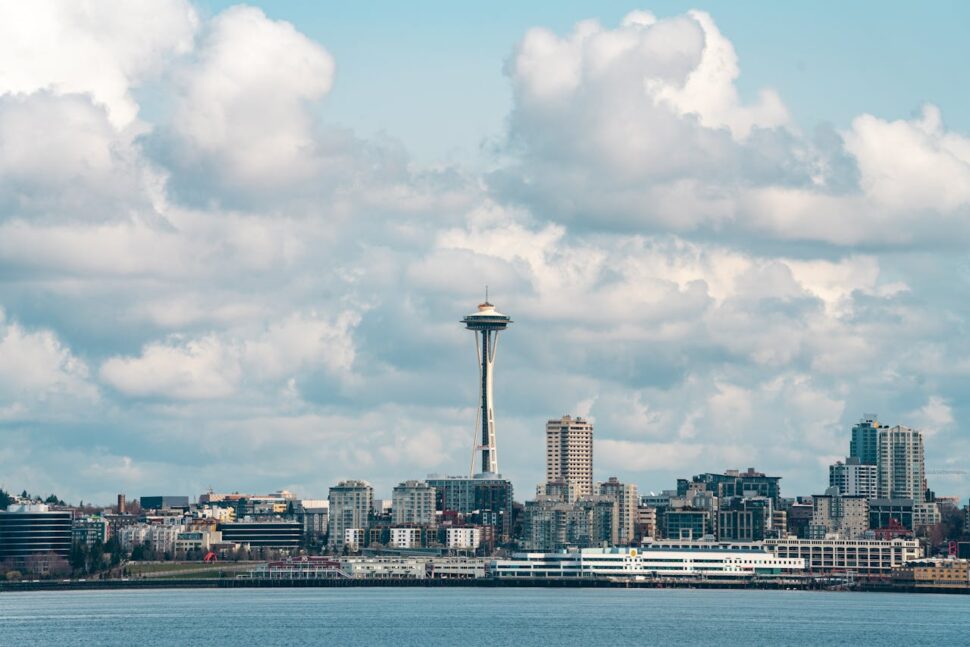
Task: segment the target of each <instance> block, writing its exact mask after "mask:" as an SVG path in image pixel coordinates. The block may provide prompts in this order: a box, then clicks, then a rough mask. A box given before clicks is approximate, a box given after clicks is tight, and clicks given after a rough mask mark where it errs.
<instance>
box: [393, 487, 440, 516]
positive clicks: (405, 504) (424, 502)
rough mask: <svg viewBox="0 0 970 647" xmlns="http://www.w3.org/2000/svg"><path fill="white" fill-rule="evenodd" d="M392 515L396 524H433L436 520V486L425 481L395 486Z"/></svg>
mask: <svg viewBox="0 0 970 647" xmlns="http://www.w3.org/2000/svg"><path fill="white" fill-rule="evenodd" d="M391 516H392V519H393V523H394V524H395V525H399V524H418V525H424V526H430V525H432V524H433V523H434V522H435V493H434V488H433V487H431V486H430V485H428V484H427V483H425V482H424V481H405V482H404V483H401V484H400V485H398V486H397V487H395V488H394V493H393V498H392V503H391Z"/></svg>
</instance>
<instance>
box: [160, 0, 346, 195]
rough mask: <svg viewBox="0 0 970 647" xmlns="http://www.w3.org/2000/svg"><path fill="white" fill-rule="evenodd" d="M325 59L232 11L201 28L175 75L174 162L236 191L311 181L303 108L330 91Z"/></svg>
mask: <svg viewBox="0 0 970 647" xmlns="http://www.w3.org/2000/svg"><path fill="white" fill-rule="evenodd" d="M333 76H334V60H333V57H332V56H330V54H329V53H328V52H327V51H326V50H325V49H324V48H323V47H321V46H320V45H319V44H317V43H315V42H313V41H311V40H310V39H309V38H307V37H306V36H304V35H303V34H301V33H300V32H298V31H297V30H296V29H295V28H294V27H293V25H291V24H290V23H287V22H283V21H274V20H270V19H268V18H267V17H266V16H265V15H264V14H263V12H262V11H260V10H259V9H256V8H253V7H245V6H237V7H232V8H230V9H227V10H226V11H224V12H223V13H221V14H219V15H218V16H216V17H215V18H214V19H213V20H212V22H211V23H210V24H209V25H208V26H207V28H206V30H205V32H204V35H203V36H202V38H201V41H200V44H199V48H198V50H197V51H196V52H195V55H194V59H193V61H191V62H190V63H189V64H187V65H186V66H185V67H184V68H183V69H182V70H181V72H180V73H179V75H178V78H179V83H180V86H181V87H180V89H179V94H180V99H179V101H178V103H177V104H176V106H175V113H174V117H173V129H174V132H175V135H176V136H177V137H178V139H179V143H178V146H179V150H178V153H177V155H179V156H180V157H182V158H184V159H183V160H182V162H183V163H188V164H189V165H190V166H192V165H195V164H202V165H203V167H208V168H210V169H211V170H212V171H213V172H214V173H216V174H217V177H218V179H219V180H220V181H223V182H226V183H228V184H230V185H234V186H237V187H252V186H253V185H255V186H258V187H264V186H267V187H280V186H283V187H285V186H291V185H293V184H299V183H302V182H304V181H306V180H308V179H309V178H311V177H313V176H314V175H315V174H317V173H319V172H320V171H321V170H322V169H321V168H320V164H321V160H320V158H319V150H318V149H319V146H320V144H319V142H318V140H317V139H316V137H315V132H314V124H313V119H312V115H311V112H310V110H309V106H308V104H309V103H310V102H313V101H316V100H318V99H320V98H322V97H323V96H324V95H325V94H326V93H327V92H329V90H330V87H331V85H332V84H333Z"/></svg>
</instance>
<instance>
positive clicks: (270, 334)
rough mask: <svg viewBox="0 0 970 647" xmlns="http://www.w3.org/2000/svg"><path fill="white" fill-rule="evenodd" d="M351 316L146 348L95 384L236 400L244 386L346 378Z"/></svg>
mask: <svg viewBox="0 0 970 647" xmlns="http://www.w3.org/2000/svg"><path fill="white" fill-rule="evenodd" d="M359 322H360V315H359V314H357V313H355V312H349V311H347V312H342V313H340V314H339V315H337V316H336V317H334V318H333V319H331V320H328V319H323V318H319V317H317V316H316V315H315V314H312V313H311V314H309V315H303V314H300V313H295V314H292V315H290V316H289V317H287V318H285V319H282V320H279V321H276V322H274V323H272V324H271V325H270V326H269V327H268V328H267V329H266V330H264V331H262V332H259V333H255V334H253V333H249V334H248V336H247V334H245V333H244V332H243V331H227V332H225V333H222V334H215V333H213V334H208V335H205V336H203V337H199V338H191V339H185V338H183V337H182V336H179V335H175V336H172V337H171V338H170V339H168V340H166V341H165V342H152V343H150V344H147V345H146V346H145V347H144V348H142V351H141V354H140V355H138V356H136V357H112V358H110V359H108V360H106V361H105V362H104V363H103V364H102V365H101V378H102V379H103V380H104V381H105V382H107V383H108V384H110V385H111V386H112V387H114V388H115V389H117V390H118V391H120V392H122V393H124V394H126V395H130V396H134V397H140V398H144V397H148V398H152V397H161V398H170V399H174V400H210V399H221V398H228V397H230V396H233V395H236V394H237V393H238V391H239V389H240V388H241V387H242V385H243V383H244V382H246V383H252V384H257V385H258V384H261V383H266V382H279V381H280V380H282V379H284V378H290V377H292V376H294V375H296V374H298V373H301V372H303V371H305V370H306V369H308V368H313V367H320V368H323V369H325V370H326V371H328V372H330V373H331V374H334V375H336V376H338V377H340V378H344V379H346V378H349V377H351V374H352V368H353V362H354V356H355V349H354V342H353V338H352V336H351V334H352V331H353V328H354V326H356V325H357V324H358V323H359Z"/></svg>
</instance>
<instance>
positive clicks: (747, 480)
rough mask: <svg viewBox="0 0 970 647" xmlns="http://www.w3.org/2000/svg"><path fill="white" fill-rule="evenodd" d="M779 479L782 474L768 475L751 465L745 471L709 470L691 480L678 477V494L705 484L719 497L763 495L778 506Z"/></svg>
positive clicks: (779, 493)
mask: <svg viewBox="0 0 970 647" xmlns="http://www.w3.org/2000/svg"><path fill="white" fill-rule="evenodd" d="M779 481H781V477H780V476H766V475H765V474H764V473H763V472H758V471H755V469H754V468H753V467H749V468H748V469H747V471H744V472H741V471H739V470H727V471H725V472H724V473H723V474H714V473H712V472H707V473H705V474H697V475H696V476H694V477H693V478H692V479H691V480H689V481H688V480H687V479H677V494H678V495H680V496H684V495H685V494H686V493H687V491H688V490H689V489H691V487H694V488H696V487H698V486H704V487H705V488H706V489H707V491H709V492H713V493H714V494H715V495H716V496H717V497H718V498H722V499H724V498H729V497H735V496H740V497H756V496H762V497H767V498H769V499H771V501H772V504H773V505H774V506H775V507H778V506H779V504H780V502H781V484H780V483H779Z"/></svg>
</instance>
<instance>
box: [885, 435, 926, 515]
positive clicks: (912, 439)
mask: <svg viewBox="0 0 970 647" xmlns="http://www.w3.org/2000/svg"><path fill="white" fill-rule="evenodd" d="M877 448H878V452H877V454H878V460H877V463H876V465H877V468H878V474H877V481H878V484H877V490H878V494H879V498H881V499H912V500H913V502H914V503H917V504H918V503H923V502H925V501H926V470H925V467H924V463H923V434H921V433H920V432H919V431H916V430H915V429H910V428H909V427H903V426H900V425H896V426H895V427H888V428H887V427H883V428H880V429H879V435H878V439H877Z"/></svg>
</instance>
